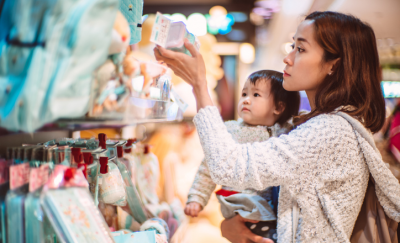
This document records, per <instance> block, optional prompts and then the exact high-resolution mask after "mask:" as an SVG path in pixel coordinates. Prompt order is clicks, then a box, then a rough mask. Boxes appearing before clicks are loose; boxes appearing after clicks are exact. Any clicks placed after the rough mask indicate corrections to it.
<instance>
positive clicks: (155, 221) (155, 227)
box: [140, 218, 169, 240]
mask: <svg viewBox="0 0 400 243" xmlns="http://www.w3.org/2000/svg"><path fill="white" fill-rule="evenodd" d="M140 231H155V232H156V233H157V234H161V235H166V236H167V240H168V239H169V237H168V236H169V228H168V225H167V223H166V222H165V221H164V220H162V219H160V218H151V219H149V220H147V221H146V222H144V223H143V224H142V226H141V227H140Z"/></svg>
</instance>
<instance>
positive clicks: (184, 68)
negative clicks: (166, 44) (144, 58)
mask: <svg viewBox="0 0 400 243" xmlns="http://www.w3.org/2000/svg"><path fill="white" fill-rule="evenodd" d="M185 47H186V48H187V49H188V50H189V51H190V53H191V54H192V56H189V55H186V54H183V53H179V52H173V51H170V50H167V49H165V48H163V47H161V46H157V47H156V48H154V55H155V57H156V59H157V60H158V61H163V62H165V63H166V64H167V65H168V67H169V68H171V69H172V70H173V71H174V73H175V74H176V75H177V76H179V77H181V78H182V79H183V80H184V81H185V82H187V83H188V84H190V85H191V86H192V87H193V94H194V96H195V98H196V103H197V111H199V110H200V109H201V108H204V107H206V106H212V105H213V103H212V101H211V97H210V95H209V93H208V88H207V80H206V67H205V65H204V60H203V57H202V55H201V54H200V52H198V51H197V50H196V48H195V47H194V46H193V45H192V44H191V43H190V42H187V41H185Z"/></svg>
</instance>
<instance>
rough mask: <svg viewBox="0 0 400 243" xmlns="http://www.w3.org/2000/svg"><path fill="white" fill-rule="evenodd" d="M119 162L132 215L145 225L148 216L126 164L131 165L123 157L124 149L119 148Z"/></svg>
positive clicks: (117, 162) (117, 161)
mask: <svg viewBox="0 0 400 243" xmlns="http://www.w3.org/2000/svg"><path fill="white" fill-rule="evenodd" d="M117 149H118V160H116V164H117V166H118V169H119V171H120V172H121V175H122V178H123V179H124V183H125V189H126V196H127V198H126V199H127V202H128V206H129V209H130V210H131V212H132V215H133V216H134V218H135V220H136V221H137V222H139V223H143V222H145V221H146V220H147V216H146V213H145V210H144V203H143V201H142V199H141V197H140V195H139V193H138V191H137V190H136V187H135V186H134V184H133V182H132V179H131V178H132V175H131V173H130V171H129V170H128V169H127V167H126V165H125V164H129V161H127V160H126V159H125V158H124V157H123V155H124V154H123V153H124V152H123V147H122V146H118V147H117Z"/></svg>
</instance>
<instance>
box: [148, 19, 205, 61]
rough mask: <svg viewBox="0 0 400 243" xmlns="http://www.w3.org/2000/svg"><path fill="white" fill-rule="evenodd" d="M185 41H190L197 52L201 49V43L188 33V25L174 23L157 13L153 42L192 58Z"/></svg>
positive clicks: (151, 39)
mask: <svg viewBox="0 0 400 243" xmlns="http://www.w3.org/2000/svg"><path fill="white" fill-rule="evenodd" d="M185 39H188V40H189V42H190V43H192V44H193V45H194V46H195V48H196V49H197V50H199V49H200V42H199V41H198V40H197V38H196V37H195V36H194V35H193V34H192V33H189V32H188V31H187V29H186V25H185V24H184V23H183V22H172V21H171V20H170V19H168V18H167V17H165V16H163V15H162V14H161V13H157V15H156V20H155V23H154V25H153V30H152V33H151V37H150V41H151V42H153V43H155V44H157V45H160V46H162V47H164V48H167V49H170V50H173V51H176V52H182V53H185V54H187V55H189V56H191V54H190V52H189V50H187V49H186V47H185V45H184V43H185Z"/></svg>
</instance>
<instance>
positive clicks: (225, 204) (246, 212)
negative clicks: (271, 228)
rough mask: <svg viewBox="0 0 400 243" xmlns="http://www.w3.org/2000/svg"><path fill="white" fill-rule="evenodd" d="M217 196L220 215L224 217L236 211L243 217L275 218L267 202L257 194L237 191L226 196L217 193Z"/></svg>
mask: <svg viewBox="0 0 400 243" xmlns="http://www.w3.org/2000/svg"><path fill="white" fill-rule="evenodd" d="M217 198H218V200H219V202H220V204H221V212H222V215H223V216H224V217H225V218H226V219H229V218H232V217H234V216H235V215H236V213H238V214H240V216H242V217H243V218H246V219H251V220H259V221H272V220H276V216H275V214H274V211H273V210H272V208H271V206H270V205H269V203H268V202H267V201H266V200H265V199H264V198H262V197H260V196H258V195H249V194H244V193H238V194H234V195H231V196H228V197H224V196H221V195H217Z"/></svg>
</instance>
